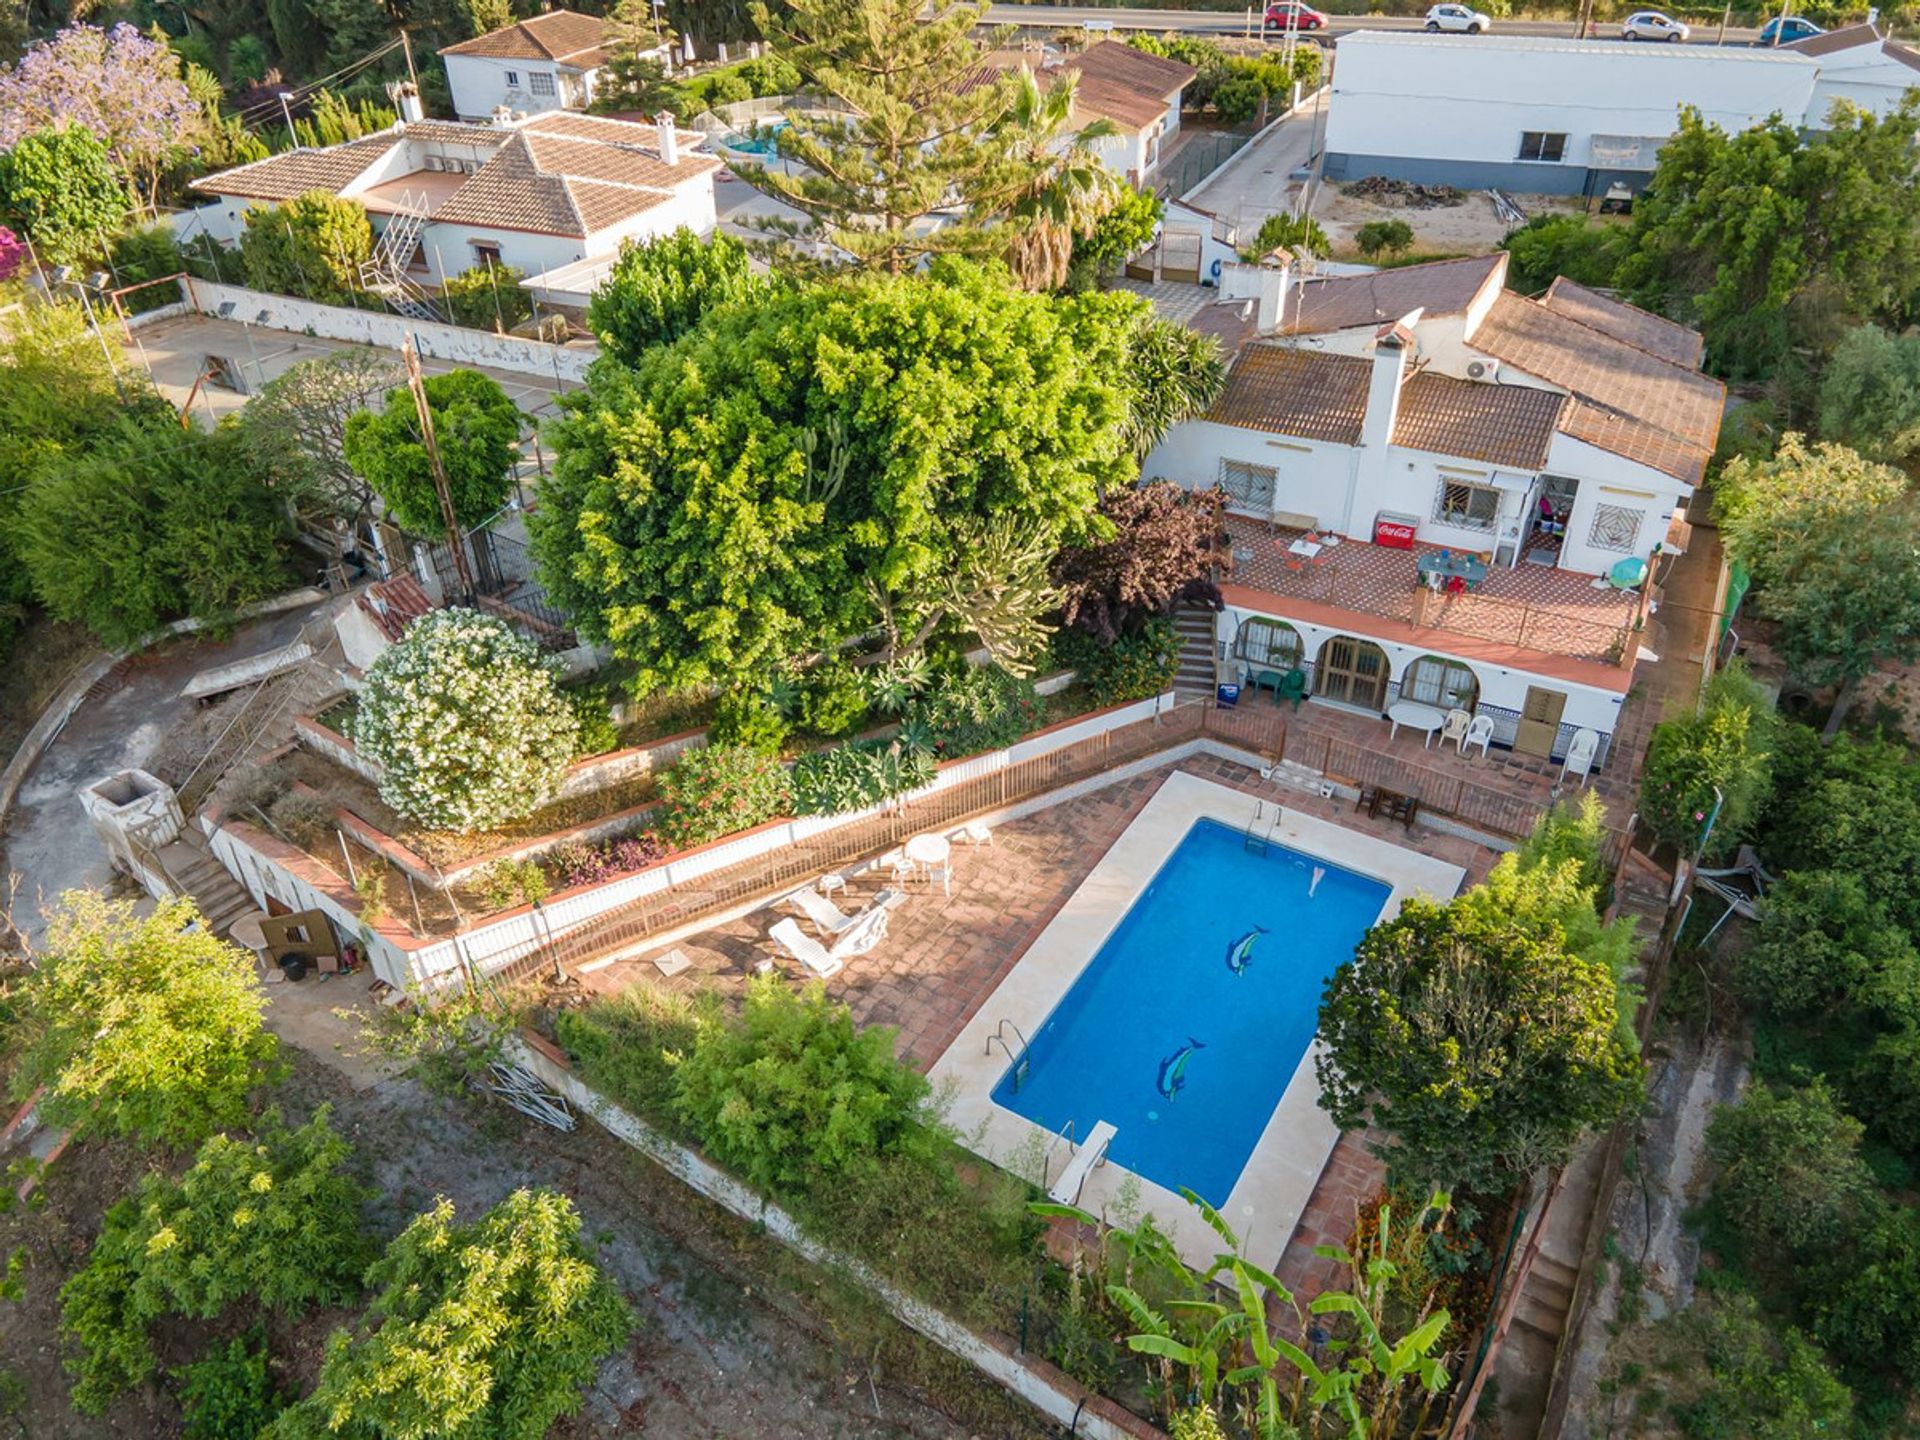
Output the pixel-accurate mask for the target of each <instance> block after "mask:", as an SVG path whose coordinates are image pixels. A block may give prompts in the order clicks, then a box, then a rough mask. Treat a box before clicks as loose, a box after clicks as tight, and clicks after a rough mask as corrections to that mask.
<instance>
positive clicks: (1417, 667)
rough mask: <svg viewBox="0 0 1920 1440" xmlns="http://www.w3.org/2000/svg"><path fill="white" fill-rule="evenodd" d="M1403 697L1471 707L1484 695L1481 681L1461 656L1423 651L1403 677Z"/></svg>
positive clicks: (1449, 706)
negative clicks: (1459, 659) (1427, 653)
mask: <svg viewBox="0 0 1920 1440" xmlns="http://www.w3.org/2000/svg"><path fill="white" fill-rule="evenodd" d="M1400 698H1401V699H1402V700H1418V701H1419V702H1420V703H1421V704H1422V705H1437V706H1439V707H1440V708H1441V709H1443V710H1471V709H1473V704H1474V701H1476V700H1478V699H1479V698H1480V682H1479V681H1478V680H1476V679H1474V677H1473V671H1471V670H1470V669H1468V668H1467V667H1466V666H1465V665H1462V664H1461V663H1460V662H1459V661H1458V660H1443V659H1441V658H1440V657H1439V656H1438V655H1422V656H1421V657H1420V658H1419V659H1418V660H1415V661H1414V662H1413V663H1412V664H1411V665H1409V666H1407V673H1406V674H1404V675H1402V676H1401V677H1400Z"/></svg>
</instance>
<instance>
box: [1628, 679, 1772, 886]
mask: <svg viewBox="0 0 1920 1440" xmlns="http://www.w3.org/2000/svg"><path fill="white" fill-rule="evenodd" d="M1775 729H1776V727H1775V725H1774V722H1773V702H1772V700H1771V698H1770V697H1769V696H1768V695H1767V693H1766V691H1765V690H1763V689H1762V688H1761V687H1760V686H1759V685H1758V684H1757V683H1756V682H1755V681H1754V679H1753V677H1752V676H1751V675H1749V674H1748V673H1747V670H1746V667H1745V666H1744V665H1741V664H1737V663H1736V664H1734V665H1730V666H1728V667H1727V668H1726V669H1724V670H1722V671H1720V672H1719V673H1718V674H1716V675H1715V676H1714V677H1713V679H1712V680H1711V681H1709V682H1708V683H1707V688H1706V691H1705V693H1704V694H1703V695H1702V696H1701V697H1700V704H1699V707H1698V708H1697V709H1696V710H1694V711H1693V713H1691V714H1686V715H1676V716H1675V717H1674V718H1673V719H1671V720H1663V721H1662V722H1661V723H1660V724H1659V725H1657V726H1655V727H1654V731H1653V738H1652V740H1651V742H1650V743H1649V744H1648V746H1647V759H1646V766H1645V768H1644V769H1643V770H1642V772H1641V776H1640V818H1641V821H1642V822H1643V823H1644V824H1645V825H1646V827H1647V830H1648V832H1649V833H1650V834H1652V835H1653V837H1654V838H1655V839H1656V840H1663V841H1665V842H1666V843H1668V844H1670V845H1672V846H1674V847H1676V848H1677V849H1678V850H1679V851H1680V852H1681V854H1683V855H1687V856H1692V855H1694V854H1695V853H1696V852H1697V851H1698V850H1699V848H1700V843H1701V840H1702V839H1703V838H1704V839H1705V840H1706V843H1707V845H1708V846H1709V847H1710V849H1709V851H1708V853H1709V854H1711V855H1716V856H1717V855H1730V854H1732V853H1733V852H1734V850H1735V849H1736V848H1737V847H1738V846H1739V844H1740V842H1741V841H1742V840H1745V839H1746V838H1748V835H1749V833H1750V832H1751V830H1752V828H1753V825H1754V821H1755V818H1756V817H1757V816H1758V814H1759V812H1760V807H1761V806H1762V805H1764V804H1765V803H1766V799H1767V794H1768V790H1769V788H1770V786H1771V783H1772V777H1771V770H1770V766H1769V762H1770V759H1771V756H1772V742H1773V738H1774V734H1775ZM1716 811H1718V814H1717V815H1716V814H1715V812H1716ZM1709 818H1711V819H1712V820H1713V830H1712V833H1711V834H1708V833H1707V828H1706V827H1707V821H1708V820H1709Z"/></svg>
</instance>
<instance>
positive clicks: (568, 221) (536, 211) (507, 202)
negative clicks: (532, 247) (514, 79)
mask: <svg viewBox="0 0 1920 1440" xmlns="http://www.w3.org/2000/svg"><path fill="white" fill-rule="evenodd" d="M433 218H434V219H435V220H436V221H445V222H448V223H451V224H456V225H501V226H505V227H507V228H508V229H513V230H533V231H537V232H539V233H541V234H545V235H575V236H584V235H585V234H586V233H587V227H586V224H585V222H584V221H583V220H582V219H581V218H580V212H579V210H577V209H576V208H575V207H574V203H573V197H572V196H571V195H569V194H568V193H567V185H566V181H565V180H564V179H563V178H562V177H560V176H558V175H546V174H542V173H541V171H540V168H539V166H537V165H536V164H534V160H533V154H532V152H531V150H530V149H529V148H528V142H527V137H526V136H525V135H523V134H515V135H514V137H513V138H512V139H511V140H509V141H508V142H507V143H506V144H505V145H502V146H501V147H500V148H499V149H498V150H496V151H495V152H494V154H493V158H492V159H491V160H489V161H487V163H486V164H484V165H482V166H481V167H480V168H479V170H477V171H475V172H474V174H473V176H472V177H471V178H470V179H469V180H468V181H467V183H466V184H464V185H462V186H461V187H460V188H459V189H458V190H456V191H454V192H453V194H452V196H451V197H449V198H448V200H447V201H446V203H445V204H443V205H442V206H441V207H440V208H439V209H438V210H436V211H434V212H433Z"/></svg>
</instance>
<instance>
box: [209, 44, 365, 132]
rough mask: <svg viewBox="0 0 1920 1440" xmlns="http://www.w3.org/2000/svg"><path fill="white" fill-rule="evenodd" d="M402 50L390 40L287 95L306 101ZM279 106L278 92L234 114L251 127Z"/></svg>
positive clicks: (289, 91)
mask: <svg viewBox="0 0 1920 1440" xmlns="http://www.w3.org/2000/svg"><path fill="white" fill-rule="evenodd" d="M400 48H401V41H400V40H389V41H388V42H387V43H386V44H385V45H382V46H381V47H380V48H379V49H378V50H374V51H371V52H369V53H368V54H366V55H363V56H361V57H360V58H359V59H358V60H354V61H351V62H350V63H348V64H346V65H343V66H341V67H340V68H339V69H338V70H335V71H334V72H333V73H332V74H331V75H323V76H321V77H320V78H319V79H318V80H310V81H308V82H307V83H306V84H304V85H296V86H294V87H293V88H292V89H290V90H288V91H286V92H285V93H286V95H287V96H288V98H289V99H292V100H304V99H306V98H307V96H309V95H311V94H313V93H314V92H315V91H316V90H323V89H325V88H326V87H327V86H328V85H330V84H332V83H333V82H334V81H336V80H343V79H346V78H347V77H348V76H350V75H354V74H357V73H358V72H360V71H362V70H364V69H366V68H367V67H368V66H369V65H371V64H373V63H374V62H375V61H376V60H380V59H382V58H384V57H385V56H388V55H391V54H392V53H393V52H394V51H395V50H398V49H400ZM279 104H280V93H279V92H277V91H276V92H275V93H274V94H273V95H272V96H270V97H269V98H267V99H265V100H257V101H255V102H254V103H253V104H252V105H249V106H247V107H246V108H244V109H241V110H236V111H235V112H234V117H235V118H236V119H238V120H239V121H240V123H241V124H243V125H247V126H251V125H253V124H254V123H255V122H256V121H257V120H258V119H259V117H260V116H262V115H266V114H271V113H272V112H273V111H274V110H275V109H277V108H278V107H279Z"/></svg>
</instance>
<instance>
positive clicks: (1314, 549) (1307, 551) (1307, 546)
mask: <svg viewBox="0 0 1920 1440" xmlns="http://www.w3.org/2000/svg"><path fill="white" fill-rule="evenodd" d="M1324 548H1325V547H1324V546H1323V545H1321V543H1320V542H1319V541H1317V540H1296V541H1294V542H1293V543H1292V544H1291V545H1289V546H1287V553H1288V554H1289V555H1298V556H1300V558H1301V559H1303V560H1311V559H1313V558H1314V556H1316V555H1318V554H1319V553H1320V552H1321V550H1322V549H1324Z"/></svg>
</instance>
